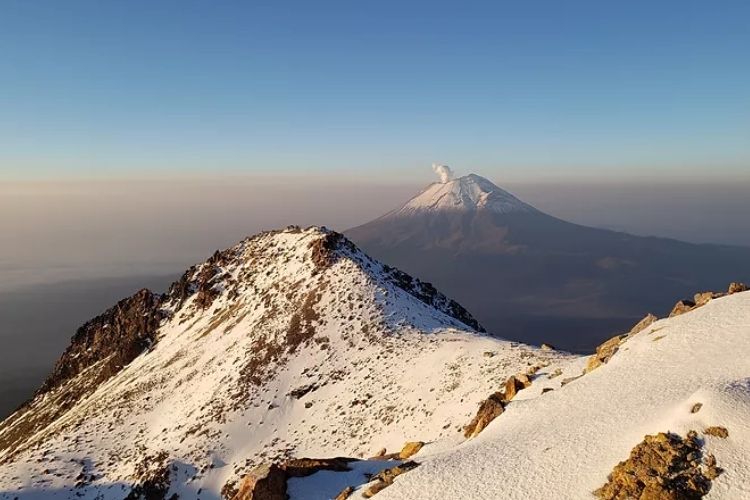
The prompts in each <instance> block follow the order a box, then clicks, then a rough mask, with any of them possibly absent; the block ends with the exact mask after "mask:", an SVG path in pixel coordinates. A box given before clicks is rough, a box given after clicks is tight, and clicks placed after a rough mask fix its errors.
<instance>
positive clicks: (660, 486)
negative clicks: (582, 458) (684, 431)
mask: <svg viewBox="0 0 750 500" xmlns="http://www.w3.org/2000/svg"><path fill="white" fill-rule="evenodd" d="M701 457H702V453H701V446H700V443H699V441H698V439H697V434H696V433H695V432H694V431H691V432H689V433H688V435H687V437H686V438H682V437H681V436H678V435H676V434H666V433H663V432H662V433H659V434H656V435H652V436H646V437H645V438H644V440H643V441H642V442H641V443H639V444H638V445H636V446H635V448H633V450H632V451H631V452H630V457H629V458H628V459H627V460H625V461H623V462H620V463H619V464H618V465H616V466H615V468H614V469H613V470H612V473H611V474H610V475H609V477H608V481H607V483H605V484H604V486H602V487H601V488H599V489H598V490H596V491H595V492H594V494H595V495H596V496H597V497H599V498H600V499H604V500H622V499H626V498H640V499H651V500H681V499H698V498H701V497H702V496H703V495H705V494H706V493H708V490H709V489H710V488H711V479H712V478H715V477H716V476H718V475H719V474H720V473H721V469H719V468H718V467H717V466H716V459H715V458H713V456H711V458H710V459H709V458H708V455H707V456H706V457H705V458H704V459H703V460H702V461H703V463H702V464H701Z"/></svg>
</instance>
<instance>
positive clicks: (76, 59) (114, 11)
mask: <svg viewBox="0 0 750 500" xmlns="http://www.w3.org/2000/svg"><path fill="white" fill-rule="evenodd" d="M748 19H750V3H748V2H746V1H744V0H735V1H733V0H727V1H719V2H705V1H691V0H679V1H678V0H664V1H659V2H653V1H648V2H647V1H628V2H602V1H578V0H571V1H565V2H561V1H557V0H555V1H529V2H517V1H514V2H509V1H487V2H460V3H459V2H441V1H429V2H427V1H413V2H403V1H399V2H393V1H379V2H351V1H346V2H344V1H341V2H329V1H325V0H321V1H318V2H293V1H290V2H228V1H227V2H221V1H218V2H205V1H202V2H194V1H182V0H181V1H160V2H153V1H148V2H146V1H128V2H119V1H99V0H97V1H69V2H59V1H54V0H52V1H44V0H38V1H34V2H28V1H25V0H7V1H4V2H2V4H1V5H0V117H1V118H2V119H1V120H0V180H11V179H12V180H25V179H52V178H55V179H73V178H80V179H89V178H110V177H112V178H114V177H138V176H140V177H144V176H146V177H147V176H155V175H157V176H159V175H172V176H185V175H204V174H206V173H217V172H220V173H228V174H259V173H265V174H268V173H277V172H288V173H294V172H306V173H313V174H316V175H339V174H345V175H354V176H357V175H359V176H368V178H374V179H382V178H384V177H386V176H387V177H388V178H389V179H393V178H395V179H397V180H405V181H406V180H409V181H415V180H416V179H417V178H418V175H417V174H416V173H415V172H418V171H419V169H424V168H426V166H427V165H429V164H430V163H432V162H433V161H438V162H443V163H447V164H450V165H461V166H464V167H465V168H467V169H471V170H474V171H479V172H483V173H485V174H488V175H492V176H494V177H495V178H498V177H501V178H504V179H505V178H507V179H512V180H516V181H534V180H537V181H538V180H550V179H559V180H562V181H576V180H580V179H598V180H607V179H610V180H629V181H634V180H635V181H637V180H644V179H650V178H661V179H673V178H675V176H679V178H680V179H681V180H688V181H689V180H691V179H694V180H695V182H698V181H701V180H705V179H706V178H711V179H721V180H723V181H731V180H733V179H737V178H745V179H746V178H748V177H749V176H750V174H749V173H748V172H750V145H749V143H750V118H748V117H750V64H748V62H747V53H748V50H749V49H750V22H749V21H748ZM420 175H421V174H420Z"/></svg>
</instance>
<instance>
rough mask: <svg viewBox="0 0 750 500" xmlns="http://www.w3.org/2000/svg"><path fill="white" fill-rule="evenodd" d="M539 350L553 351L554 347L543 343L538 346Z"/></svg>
mask: <svg viewBox="0 0 750 500" xmlns="http://www.w3.org/2000/svg"><path fill="white" fill-rule="evenodd" d="M540 349H541V350H542V351H554V350H555V346H553V345H552V344H548V343H546V342H543V343H542V345H541V346H540Z"/></svg>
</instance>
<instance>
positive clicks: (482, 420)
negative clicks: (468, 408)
mask: <svg viewBox="0 0 750 500" xmlns="http://www.w3.org/2000/svg"><path fill="white" fill-rule="evenodd" d="M503 399H504V396H503V393H501V392H496V393H494V394H491V395H490V397H488V398H487V399H485V400H484V401H482V403H481V404H480V405H479V410H477V414H476V415H475V416H474V418H473V419H472V420H471V422H470V423H469V425H467V426H465V427H464V437H466V438H473V437H475V436H477V435H479V433H480V432H482V431H483V430H484V428H485V427H487V426H488V425H489V423H490V422H492V421H493V420H494V419H495V418H497V417H498V416H499V415H500V414H502V413H503V411H504V410H505V403H504V402H503Z"/></svg>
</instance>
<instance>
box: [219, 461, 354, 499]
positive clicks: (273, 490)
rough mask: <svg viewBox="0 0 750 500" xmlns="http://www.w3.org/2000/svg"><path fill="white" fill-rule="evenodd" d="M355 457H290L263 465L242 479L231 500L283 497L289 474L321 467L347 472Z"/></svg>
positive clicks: (307, 473)
mask: <svg viewBox="0 0 750 500" xmlns="http://www.w3.org/2000/svg"><path fill="white" fill-rule="evenodd" d="M357 460H358V459H356V458H348V457H335V458H293V459H290V460H287V461H286V462H283V463H282V464H270V465H269V464H263V465H260V466H258V467H256V468H254V469H253V470H251V471H250V472H249V473H248V474H247V475H245V477H243V478H242V481H241V482H240V485H239V488H237V493H236V494H235V495H234V496H233V497H232V500H286V482H287V479H289V478H290V477H307V476H310V475H312V474H315V473H316V472H318V471H321V470H331V471H336V472H346V471H350V470H351V468H350V467H349V463H350V462H355V461H357ZM226 486H227V485H225V487H226ZM342 493H343V492H342ZM344 498H346V497H344Z"/></svg>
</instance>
